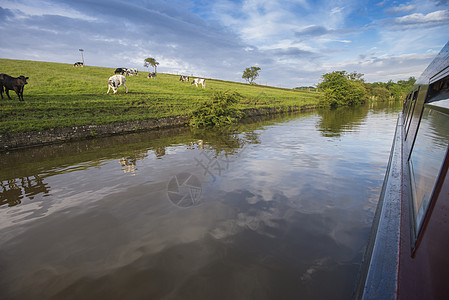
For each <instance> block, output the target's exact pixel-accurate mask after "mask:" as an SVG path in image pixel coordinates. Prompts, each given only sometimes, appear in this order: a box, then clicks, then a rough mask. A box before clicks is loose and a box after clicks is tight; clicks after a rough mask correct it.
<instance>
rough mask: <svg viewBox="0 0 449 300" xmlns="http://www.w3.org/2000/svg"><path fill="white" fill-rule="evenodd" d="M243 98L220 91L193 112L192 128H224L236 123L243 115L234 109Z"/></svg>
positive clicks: (236, 94)
mask: <svg viewBox="0 0 449 300" xmlns="http://www.w3.org/2000/svg"><path fill="white" fill-rule="evenodd" d="M239 98H241V96H240V95H239V94H238V93H236V92H231V91H226V92H223V91H218V92H215V93H214V94H213V95H212V99H209V100H206V101H204V102H203V103H201V104H200V105H199V107H198V108H197V109H196V110H194V111H193V112H192V115H191V118H190V126H192V127H195V128H200V127H208V126H223V125H229V124H232V123H234V122H236V121H237V120H238V119H239V118H240V117H241V116H242V113H241V112H240V111H239V110H238V109H236V108H234V107H233V105H234V104H236V103H238V100H239Z"/></svg>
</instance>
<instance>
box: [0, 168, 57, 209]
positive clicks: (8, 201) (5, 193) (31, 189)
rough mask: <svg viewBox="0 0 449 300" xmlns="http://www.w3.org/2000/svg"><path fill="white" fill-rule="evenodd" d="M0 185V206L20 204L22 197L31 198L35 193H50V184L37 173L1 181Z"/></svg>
mask: <svg viewBox="0 0 449 300" xmlns="http://www.w3.org/2000/svg"><path fill="white" fill-rule="evenodd" d="M0 186H1V189H2V190H1V192H0V206H2V205H8V206H14V205H17V204H20V203H21V199H23V198H24V197H27V198H28V199H30V200H33V199H34V197H35V196H36V195H43V196H46V195H49V193H50V186H48V184H47V183H45V182H44V179H43V178H41V177H40V176H39V175H33V176H28V177H22V178H14V179H8V180H5V181H2V182H1V183H0Z"/></svg>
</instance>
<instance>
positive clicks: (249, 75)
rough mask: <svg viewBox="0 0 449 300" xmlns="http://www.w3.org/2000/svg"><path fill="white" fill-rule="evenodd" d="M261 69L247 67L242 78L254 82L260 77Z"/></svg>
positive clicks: (250, 82)
mask: <svg viewBox="0 0 449 300" xmlns="http://www.w3.org/2000/svg"><path fill="white" fill-rule="evenodd" d="M259 71H260V68H259V67H250V68H246V69H245V71H243V75H242V78H243V79H245V80H246V81H248V83H249V84H253V82H254V80H255V79H256V78H257V77H259Z"/></svg>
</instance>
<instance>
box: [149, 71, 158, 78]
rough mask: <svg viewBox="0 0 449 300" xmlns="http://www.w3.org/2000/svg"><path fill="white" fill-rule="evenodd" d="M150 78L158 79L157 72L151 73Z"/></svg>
mask: <svg viewBox="0 0 449 300" xmlns="http://www.w3.org/2000/svg"><path fill="white" fill-rule="evenodd" d="M148 78H157V74H156V72H150V73H149V74H148Z"/></svg>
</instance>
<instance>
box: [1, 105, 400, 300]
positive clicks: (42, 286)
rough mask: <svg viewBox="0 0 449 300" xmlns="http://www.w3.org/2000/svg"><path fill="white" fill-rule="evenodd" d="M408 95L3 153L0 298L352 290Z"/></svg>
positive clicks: (303, 295)
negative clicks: (402, 100) (221, 125)
mask: <svg viewBox="0 0 449 300" xmlns="http://www.w3.org/2000/svg"><path fill="white" fill-rule="evenodd" d="M400 109H401V108H400V104H380V105H376V106H368V105H366V106H359V107H355V108H345V109H338V110H332V111H330V110H323V111H313V112H308V113H298V114H289V115H284V116H276V117H271V118H264V119H261V120H256V119H254V120H251V122H247V123H245V124H239V125H236V126H234V127H229V128H225V129H221V130H190V129H189V128H177V129H171V130H163V131H157V132H146V133H136V134H130V135H123V136H115V137H109V138H101V139H95V140H88V141H81V142H73V143H66V144H61V145H52V146H45V147H40V148H33V149H27V150H20V151H11V152H9V153H2V154H0V167H1V170H0V180H1V187H0V298H1V299H350V298H351V296H352V293H353V290H354V288H355V285H356V281H357V275H358V270H359V267H360V263H361V260H362V255H363V252H364V247H365V245H366V244H367V240H368V235H369V231H370V226H371V221H372V219H373V216H374V212H375V209H376V204H377V200H378V197H379V193H380V190H381V186H382V182H383V176H384V173H385V170H386V167H387V162H388V157H389V151H390V147H391V143H392V140H393V135H394V128H395V123H396V119H397V115H398V112H399V111H400Z"/></svg>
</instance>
